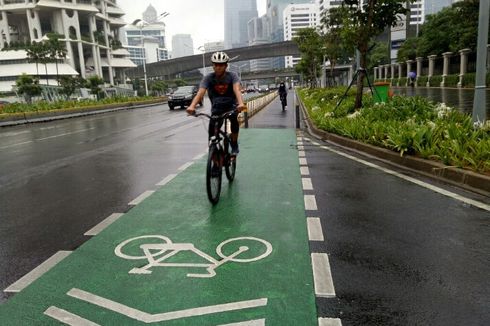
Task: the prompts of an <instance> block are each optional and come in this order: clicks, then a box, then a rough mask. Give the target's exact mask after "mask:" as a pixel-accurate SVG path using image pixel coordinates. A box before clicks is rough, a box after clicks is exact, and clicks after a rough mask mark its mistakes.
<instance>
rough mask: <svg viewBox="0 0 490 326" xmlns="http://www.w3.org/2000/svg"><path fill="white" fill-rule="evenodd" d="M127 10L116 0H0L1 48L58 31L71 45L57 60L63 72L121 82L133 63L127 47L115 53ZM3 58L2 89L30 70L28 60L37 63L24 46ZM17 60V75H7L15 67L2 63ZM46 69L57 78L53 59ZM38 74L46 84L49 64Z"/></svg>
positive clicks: (39, 39) (9, 63) (108, 81)
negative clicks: (62, 56) (22, 49)
mask: <svg viewBox="0 0 490 326" xmlns="http://www.w3.org/2000/svg"><path fill="white" fill-rule="evenodd" d="M123 15H124V12H123V11H122V10H121V9H120V8H119V7H118V5H117V2H116V0H72V1H66V0H38V1H32V0H0V17H1V19H0V33H1V36H0V48H1V49H4V48H6V47H10V46H11V45H13V44H19V43H23V44H30V43H31V42H33V41H38V42H41V41H43V40H45V39H46V38H47V34H49V33H56V34H58V35H60V36H61V39H60V40H61V41H62V42H63V43H64V45H65V46H66V49H67V57H66V58H65V59H62V58H60V59H59V60H58V61H59V62H58V68H59V67H60V66H61V67H63V68H62V71H64V72H65V74H71V75H80V76H81V77H83V78H87V77H88V76H90V75H91V74H96V75H98V76H100V77H102V78H103V79H104V81H105V82H106V83H108V84H112V85H114V84H117V83H119V82H122V83H123V82H124V80H125V76H124V70H125V69H127V68H130V67H134V66H135V65H134V64H133V63H132V62H131V61H130V60H129V59H126V58H125V57H124V56H125V52H124V53H123V52H121V51H119V52H116V53H118V54H117V55H115V54H114V53H115V51H116V50H117V49H119V47H120V46H119V45H118V44H117V43H118V42H117V41H118V40H119V39H120V37H119V29H120V28H121V27H122V26H124V25H125V24H126V23H125V22H124V20H123V19H122V16H123ZM14 52H17V53H14ZM21 57H23V58H21ZM14 58H17V59H15V60H14ZM0 60H2V61H1V62H0V78H1V80H2V85H3V87H2V89H3V90H4V89H5V88H7V86H8V85H7V84H10V85H14V84H15V79H16V78H17V77H18V76H19V75H21V74H22V73H23V72H25V73H29V74H32V71H33V69H32V67H31V66H30V65H32V66H33V67H34V69H35V66H36V64H35V63H27V57H25V54H23V53H22V51H20V52H19V51H5V52H4V55H3V56H2V58H0ZM16 60H17V61H16ZM17 64H18V66H16V69H15V72H16V75H15V76H13V75H7V72H9V71H13V69H6V68H5V67H2V66H4V65H5V66H6V65H17ZM65 64H66V65H68V66H69V67H70V68H71V70H70V69H68V68H67V67H65V66H64V65H65ZM8 68H12V66H10V67H8ZM47 68H48V72H47V78H48V83H49V80H50V79H51V80H55V79H56V68H55V64H54V63H53V64H49V67H47ZM39 75H41V78H40V82H41V83H43V80H45V79H46V72H45V69H39Z"/></svg>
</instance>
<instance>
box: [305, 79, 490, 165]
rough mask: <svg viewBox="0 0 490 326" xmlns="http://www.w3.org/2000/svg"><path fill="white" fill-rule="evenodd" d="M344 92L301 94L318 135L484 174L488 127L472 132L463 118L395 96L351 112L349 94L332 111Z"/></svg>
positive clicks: (489, 159)
mask: <svg viewBox="0 0 490 326" xmlns="http://www.w3.org/2000/svg"><path fill="white" fill-rule="evenodd" d="M344 92H345V87H339V88H330V89H301V90H300V91H299V96H300V98H301V99H302V101H303V103H304V105H305V107H306V109H307V111H308V112H309V115H310V117H311V119H312V120H313V123H314V124H315V125H316V126H317V127H318V128H320V129H323V130H325V131H328V132H331V133H335V134H339V135H342V136H345V137H349V138H352V139H356V140H359V141H362V142H366V143H369V144H373V145H376V146H381V147H385V148H388V149H391V150H393V151H397V152H399V153H400V155H406V154H409V155H416V156H419V157H421V158H425V159H431V160H436V161H440V162H442V163H444V164H447V165H451V166H457V167H461V168H468V169H472V170H475V171H478V172H483V173H490V124H487V125H486V126H485V127H484V128H479V129H475V128H474V125H473V122H472V119H471V117H470V116H469V115H467V114H463V113H461V112H459V111H457V110H454V109H453V108H451V107H448V106H446V105H445V104H441V103H434V102H431V101H429V100H428V99H426V98H423V97H402V96H395V97H393V98H392V99H391V100H390V101H388V102H387V103H374V101H373V99H372V98H371V97H368V96H367V97H366V99H365V100H364V107H363V108H362V109H360V110H358V111H355V112H353V110H352V108H353V106H354V100H355V91H350V92H349V94H347V96H346V98H345V99H343V101H342V104H341V105H340V106H338V107H337V103H338V101H339V99H340V98H341V97H342V95H343V94H344Z"/></svg>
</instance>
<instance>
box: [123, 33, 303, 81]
mask: <svg viewBox="0 0 490 326" xmlns="http://www.w3.org/2000/svg"><path fill="white" fill-rule="evenodd" d="M226 53H227V54H228V55H229V56H230V58H234V57H236V59H235V61H243V60H252V59H262V58H272V57H283V56H288V55H295V56H297V55H299V54H300V52H299V49H298V45H297V44H296V43H294V42H293V41H285V42H276V43H269V44H262V45H253V46H247V47H242V48H235V49H229V50H226ZM211 55H212V52H207V53H204V61H205V62H206V63H207V64H208V63H209V62H210V59H211ZM202 62H203V54H196V55H191V56H186V57H180V58H175V59H170V60H165V61H159V62H155V63H150V64H147V65H146V71H147V76H148V78H152V77H158V78H160V79H173V78H174V76H175V75H176V74H178V73H182V72H186V71H191V70H194V69H198V68H202ZM126 75H127V76H128V77H129V78H133V79H134V78H142V77H143V76H144V73H143V67H142V66H138V67H137V68H132V69H128V70H127V71H126Z"/></svg>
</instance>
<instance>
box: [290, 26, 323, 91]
mask: <svg viewBox="0 0 490 326" xmlns="http://www.w3.org/2000/svg"><path fill="white" fill-rule="evenodd" d="M293 41H294V42H296V44H298V48H299V51H300V52H301V60H300V61H299V63H298V64H297V65H296V67H295V69H296V72H298V73H302V74H303V76H304V78H306V79H307V80H310V81H311V84H310V86H311V87H314V86H316V84H317V78H318V75H319V72H320V67H321V63H322V62H323V45H324V41H323V39H322V37H321V36H320V34H319V33H318V32H317V31H316V29H314V28H302V29H300V30H299V31H298V32H297V34H296V36H295V37H294V38H293Z"/></svg>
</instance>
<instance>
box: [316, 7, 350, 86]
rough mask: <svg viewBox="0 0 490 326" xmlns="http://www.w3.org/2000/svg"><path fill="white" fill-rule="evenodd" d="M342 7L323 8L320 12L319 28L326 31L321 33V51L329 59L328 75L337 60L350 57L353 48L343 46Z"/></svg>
mask: <svg viewBox="0 0 490 326" xmlns="http://www.w3.org/2000/svg"><path fill="white" fill-rule="evenodd" d="M342 17H343V16H342V7H336V8H332V9H330V10H325V11H323V13H322V17H321V20H320V22H321V25H320V29H321V30H324V31H326V32H325V33H324V34H323V42H324V44H323V53H324V55H325V57H326V58H327V59H328V61H330V76H331V77H333V72H334V69H335V66H336V65H337V62H339V61H348V58H349V56H350V57H352V56H353V53H354V48H353V47H352V46H351V47H348V46H345V45H344V43H343V42H342V28H341V26H342Z"/></svg>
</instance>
